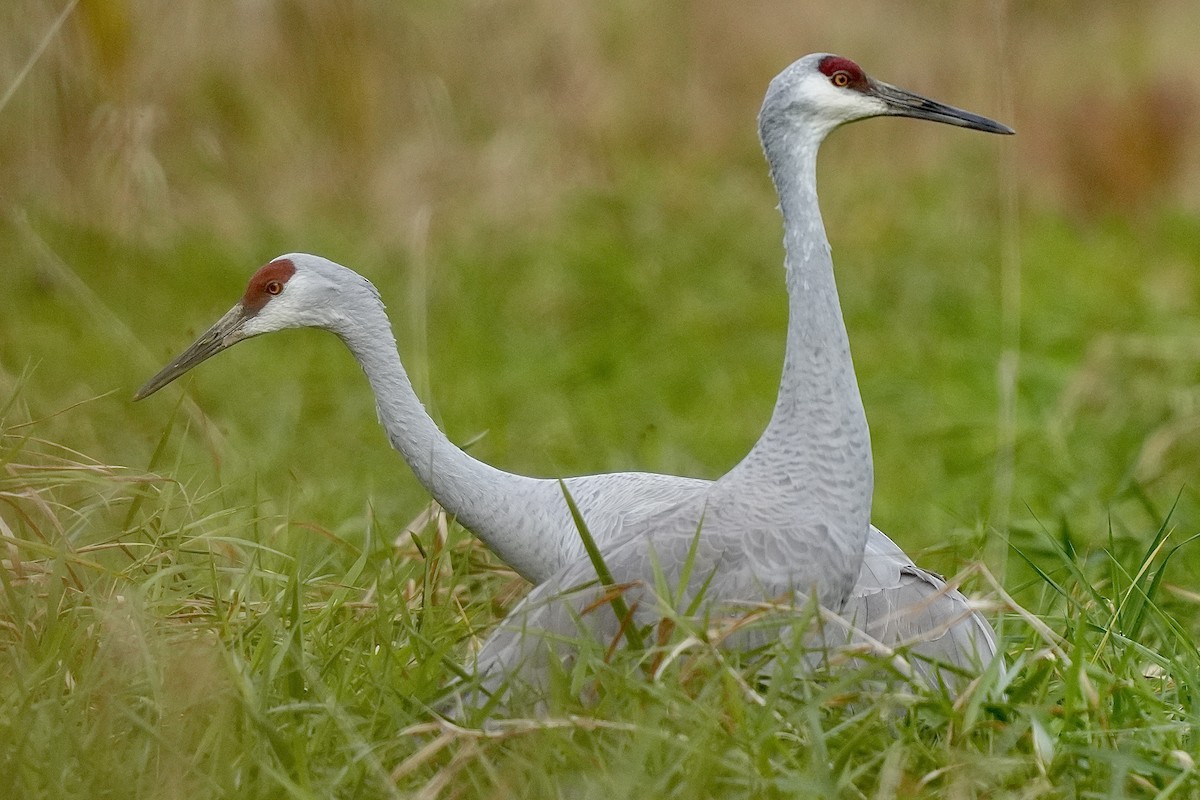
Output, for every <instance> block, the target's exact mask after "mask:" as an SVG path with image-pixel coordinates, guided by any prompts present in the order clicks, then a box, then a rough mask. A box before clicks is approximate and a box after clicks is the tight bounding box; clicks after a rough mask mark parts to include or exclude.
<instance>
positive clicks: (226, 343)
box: [133, 303, 252, 400]
mask: <svg viewBox="0 0 1200 800" xmlns="http://www.w3.org/2000/svg"><path fill="white" fill-rule="evenodd" d="M251 316H252V315H251V314H248V313H246V309H244V308H242V304H241V303H238V304H237V305H236V306H234V307H233V308H231V309H229V311H227V312H225V316H223V317H221V318H220V319H219V320H217V321H216V324H214V325H213V326H212V327H211V328H209V329H208V330H207V331H205V332H204V334H203V335H202V336H201V337H200V338H199V339H197V340H196V341H195V342H193V343H192V346H191V347H189V348H188V349H187V350H184V351H183V352H182V353H180V354H179V355H178V356H176V357H175V360H174V361H172V362H171V363H170V364H167V365H166V366H165V367H163V368H162V370H161V371H160V372H159V373H158V374H157V375H155V376H154V377H153V378H151V379H150V380H148V381H146V385H145V386H143V387H142V388H140V389H138V390H137V394H135V395H134V396H133V399H134V400H141V399H143V398H146V397H149V396H150V395H152V394H154V393H155V392H157V391H158V390H159V389H161V388H163V387H164V386H166V385H167V384H168V383H170V382H171V381H173V380H175V379H176V378H178V377H179V376H180V375H182V374H183V373H185V372H187V371H188V370H189V369H191V368H192V367H194V366H196V365H197V364H199V363H200V362H201V361H206V360H207V359H209V358H212V357H213V356H215V355H216V354H217V353H219V352H221V351H222V350H224V349H226V348H227V347H230V346H231V345H235V344H237V343H238V342H240V341H241V340H242V339H246V338H249V335H248V334H247V333H246V332H245V331H244V330H243V328H242V326H243V325H245V324H246V320H248V319H249V318H250V317H251Z"/></svg>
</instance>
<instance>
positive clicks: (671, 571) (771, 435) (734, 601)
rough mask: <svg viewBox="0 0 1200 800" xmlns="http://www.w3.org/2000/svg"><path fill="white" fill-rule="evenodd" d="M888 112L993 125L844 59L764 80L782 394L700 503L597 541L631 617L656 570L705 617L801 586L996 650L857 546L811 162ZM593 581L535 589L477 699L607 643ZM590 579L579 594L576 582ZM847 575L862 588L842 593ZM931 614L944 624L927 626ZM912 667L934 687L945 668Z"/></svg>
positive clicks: (862, 497)
mask: <svg viewBox="0 0 1200 800" xmlns="http://www.w3.org/2000/svg"><path fill="white" fill-rule="evenodd" d="M901 113H903V114H904V115H907V116H918V117H923V118H928V119H937V120H940V121H950V122H954V123H955V124H963V125H968V126H970V127H978V128H981V129H984V130H992V131H995V132H1002V131H1003V130H1005V129H1003V126H999V125H997V124H996V123H994V122H992V121H990V120H984V119H982V118H979V117H976V116H975V115H971V114H967V113H966V112H961V111H958V110H957V109H951V108H949V107H947V106H942V105H940V104H936V103H933V102H932V101H928V100H926V99H925V98H919V97H917V96H915V95H912V94H910V93H907V92H904V91H902V90H899V89H896V88H895V87H891V86H887V85H886V84H881V83H877V82H875V81H872V80H871V79H869V78H867V77H866V76H865V75H864V74H863V73H862V72H861V70H859V69H858V67H857V65H854V64H853V63H852V62H849V61H846V60H845V59H839V58H837V57H834V56H830V55H827V54H818V55H814V56H807V57H805V58H803V59H801V60H800V61H798V62H796V63H795V64H793V65H792V66H790V67H789V68H788V69H786V70H784V71H783V72H782V73H781V74H780V75H778V76H777V77H776V78H775V79H774V80H773V81H772V82H771V85H770V86H769V87H768V90H767V94H766V98H765V100H764V102H763V107H762V111H761V112H760V114H759V136H760V139H761V140H762V144H763V149H764V152H765V155H766V158H767V162H768V164H769V165H770V171H771V178H772V180H773V181H774V183H775V187H776V190H777V191H778V193H779V200H780V210H781V212H782V214H783V218H784V246H785V250H786V259H785V273H786V278H787V287H788V295H789V297H790V298H791V308H790V313H791V318H790V321H789V327H788V337H787V347H786V349H785V353H784V367H783V377H782V379H781V382H780V389H779V396H778V399H777V401H776V404H775V410H774V412H773V414H772V417H771V421H770V423H769V424H768V426H767V429H766V431H765V432H764V434H763V436H762V438H761V439H760V440H759V441H758V443H757V444H756V445H755V447H754V448H753V449H752V450H751V452H750V454H749V455H748V456H747V457H746V458H745V459H744V460H743V461H742V462H741V463H739V464H738V465H737V466H736V467H734V469H733V470H731V471H730V472H729V473H728V474H726V475H725V476H723V477H722V478H720V479H719V480H717V481H716V482H714V483H713V484H712V486H711V487H709V488H708V489H706V490H705V491H704V492H703V494H702V496H701V497H699V498H688V499H687V500H682V501H681V502H679V503H678V504H677V505H676V507H674V508H672V509H669V510H665V511H664V512H662V513H661V514H659V515H657V516H656V517H654V518H650V519H647V520H645V521H644V522H643V523H642V524H639V525H626V526H624V527H623V529H622V531H621V534H622V537H623V540H622V541H621V543H620V544H616V545H614V546H610V547H609V548H607V549H606V550H604V552H603V557H604V562H605V565H606V567H607V569H608V570H609V571H610V572H611V575H612V580H613V582H614V584H615V585H616V586H622V587H625V588H624V589H623V597H624V601H625V603H626V604H628V605H629V606H630V607H635V608H636V609H637V611H636V612H635V614H634V621H635V623H637V624H646V623H650V622H653V621H654V620H655V619H656V618H657V615H658V614H660V613H661V608H660V603H662V602H664V600H663V598H656V597H654V596H651V594H650V593H651V591H652V587H654V586H655V585H656V583H657V582H661V581H663V580H664V579H665V583H666V587H667V588H668V590H669V591H670V592H678V593H679V597H680V598H681V599H682V603H681V606H682V607H687V606H689V605H691V604H692V603H693V600H694V599H695V598H696V597H697V592H700V591H702V592H703V595H702V597H703V611H704V615H705V616H711V615H713V614H718V615H720V614H723V613H726V612H728V611H732V610H733V609H735V608H737V607H738V606H739V605H745V604H747V603H754V602H763V601H778V600H780V599H783V600H784V601H785V602H791V603H795V604H798V605H799V604H803V603H804V602H805V601H806V600H807V599H808V598H810V597H814V598H815V599H816V600H817V601H818V602H819V603H820V604H821V605H822V606H823V607H824V608H827V609H830V610H833V611H836V612H843V611H848V612H849V617H850V619H851V620H852V621H853V622H854V623H855V624H856V625H858V626H860V627H861V628H863V630H864V631H865V632H866V633H867V634H868V635H872V634H878V636H879V637H881V638H882V639H883V640H885V641H891V642H893V643H895V642H898V641H900V640H901V638H905V639H907V638H914V637H913V634H917V633H927V634H930V637H931V638H929V639H928V640H926V641H924V642H920V643H919V644H918V645H917V647H918V648H921V649H923V650H924V652H923V653H922V655H930V656H934V657H936V658H939V659H941V660H946V661H949V662H951V663H959V664H963V663H965V662H967V661H974V662H975V664H974V666H975V667H978V666H979V663H980V662H983V661H987V660H990V658H991V657H992V656H993V655H994V653H995V642H994V637H992V636H991V635H990V634H991V631H990V629H989V628H988V626H987V624H986V622H984V621H982V619H980V618H978V616H977V615H974V614H972V613H971V612H970V611H969V610H967V609H964V611H965V613H963V614H962V615H961V616H962V620H961V621H957V620H955V619H954V618H953V617H952V616H951V614H954V613H955V612H957V611H958V609H957V608H952V607H954V606H959V605H960V604H962V603H963V602H964V601H963V600H962V597H961V595H958V594H957V593H956V592H950V591H949V590H946V587H945V586H944V584H943V583H942V582H941V581H940V579H938V578H936V576H933V575H932V574H930V573H928V572H924V571H922V570H920V569H918V568H917V567H915V565H913V564H912V563H911V561H909V560H908V559H907V558H906V557H905V556H904V554H903V552H902V551H900V549H899V548H898V547H896V546H895V544H894V543H892V542H891V541H890V540H889V539H887V538H886V537H884V536H883V535H882V534H879V533H878V532H873V536H872V540H871V541H872V544H871V547H870V555H871V558H870V559H868V560H864V558H863V554H864V550H865V549H866V547H867V540H868V531H869V529H870V524H869V521H868V520H869V516H870V506H871V487H872V469H871V454H870V440H869V435H868V432H867V424H866V419H865V416H864V414H863V409H862V401H861V398H860V396H859V392H858V386H857V382H856V380H855V377H854V368H853V364H852V361H851V357H850V347H849V342H848V339H847V336H846V330H845V325H844V323H843V321H842V315H841V309H840V306H839V303H838V296H837V289H836V286H835V282H834V276H833V263H832V260H831V258H830V252H829V244H828V241H827V240H826V237H825V229H824V225H823V224H822V221H821V215H820V210H819V207H818V203H817V196H816V157H817V150H818V148H819V146H820V144H821V142H822V141H823V140H824V138H825V136H826V135H827V134H828V133H829V132H830V131H832V130H833V129H834V128H836V127H837V126H838V125H841V124H843V123H845V122H849V121H851V120H855V119H861V118H864V117H868V116H878V115H881V114H901ZM585 520H586V517H585ZM685 573H686V574H685ZM595 578H596V568H595V566H594V565H593V564H592V563H591V562H590V561H589V560H586V559H584V560H580V561H576V562H574V563H572V564H570V565H569V566H567V567H565V568H564V569H563V570H561V571H560V572H559V573H558V574H556V575H555V576H554V577H553V578H551V579H549V580H547V581H545V582H543V583H541V584H539V585H538V586H537V587H536V588H535V589H534V590H533V591H532V592H531V593H530V594H529V596H528V597H527V598H526V600H525V601H524V602H522V603H521V604H520V605H519V606H518V607H517V608H516V609H515V610H514V612H513V613H512V614H511V615H510V617H509V618H508V619H507V620H506V621H505V623H503V624H502V625H501V627H500V628H499V629H498V630H497V631H496V632H495V633H494V634H492V636H491V637H489V639H488V640H487V641H486V642H485V643H484V645H483V647H482V649H481V650H480V653H479V656H478V659H477V662H476V666H477V671H478V674H479V676H480V685H481V688H483V689H484V690H485V691H487V692H489V693H490V692H493V691H495V690H496V689H498V688H499V687H501V686H502V685H505V684H508V683H511V682H514V681H515V682H519V683H523V684H526V685H528V686H531V687H533V688H535V689H536V688H539V687H540V685H541V684H542V683H543V682H544V680H545V677H546V674H547V668H546V667H547V665H546V661H547V659H550V658H559V657H563V656H566V657H569V653H570V646H571V645H570V642H571V640H572V638H573V637H578V636H579V635H581V633H583V634H585V635H591V636H594V637H596V638H597V639H599V640H600V641H601V642H602V643H605V644H611V643H614V642H616V641H617V640H618V639H619V637H620V636H621V632H622V630H623V627H622V626H623V624H625V623H624V622H623V621H622V620H620V619H618V617H617V615H616V612H615V611H614V610H613V609H612V608H610V607H609V606H608V605H607V604H605V603H603V602H601V601H602V600H603V598H604V597H606V596H610V595H611V592H612V591H613V589H612V587H608V586H603V585H595ZM589 581H590V582H592V584H593V585H592V586H591V587H590V588H586V589H584V590H578V589H577V587H579V586H581V585H587V584H588V583H589ZM856 583H859V584H865V585H863V586H860V588H858V589H855V584H856ZM681 584H683V586H681ZM913 601H923V602H921V603H920V604H918V605H914V603H913ZM902 611H907V612H908V613H907V614H902V613H901V612H902ZM955 616H957V615H955ZM955 622H958V624H954V623H955ZM942 625H946V633H945V634H943V635H940V636H937V635H936V634H937V632H939V631H940V630H941V626H942ZM979 634H982V635H979ZM854 638H855V637H853V636H852V637H851V639H852V640H853V639H854ZM933 669H934V670H936V667H934V668H933ZM924 674H925V676H926V678H927V679H928V680H930V681H931V682H933V683H935V684H936V683H937V682H938V680H939V679H940V678H941V677H942V676H940V675H937V674H935V672H934V671H930V670H928V669H927V670H926V671H925V673H924ZM945 682H946V683H948V684H950V683H952V681H951V680H950V679H949V678H946V680H945ZM478 698H479V695H476V697H475V699H476V700H477V699H478Z"/></svg>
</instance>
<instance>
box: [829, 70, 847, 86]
mask: <svg viewBox="0 0 1200 800" xmlns="http://www.w3.org/2000/svg"><path fill="white" fill-rule="evenodd" d="M829 79H830V80H831V81H833V85H834V86H838V87H842V88H845V87H847V86H849V85H850V73H849V72H846V70H844V69H839V70H838V71H837V72H835V73H833V75H832V76H831V77H830V78H829Z"/></svg>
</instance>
